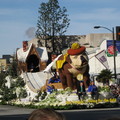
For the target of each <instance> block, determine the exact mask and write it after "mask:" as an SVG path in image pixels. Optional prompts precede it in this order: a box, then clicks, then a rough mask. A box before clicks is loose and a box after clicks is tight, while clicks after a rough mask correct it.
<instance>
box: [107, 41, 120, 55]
mask: <svg viewBox="0 0 120 120" xmlns="http://www.w3.org/2000/svg"><path fill="white" fill-rule="evenodd" d="M114 42H115V46H116V47H115V56H117V55H120V41H116V40H115V41H114ZM106 54H107V56H108V57H111V56H113V55H114V46H113V40H107V52H106Z"/></svg>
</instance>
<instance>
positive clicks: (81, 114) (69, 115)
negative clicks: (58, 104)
mask: <svg viewBox="0 0 120 120" xmlns="http://www.w3.org/2000/svg"><path fill="white" fill-rule="evenodd" d="M33 110H34V109H27V108H19V107H15V106H8V105H0V120H26V119H27V117H28V115H29V114H30V113H31V112H32V111H33ZM58 112H61V113H62V114H64V116H65V117H66V119H67V120H107V119H108V118H115V117H117V118H120V108H107V109H84V110H58ZM113 120H114V119H113Z"/></svg>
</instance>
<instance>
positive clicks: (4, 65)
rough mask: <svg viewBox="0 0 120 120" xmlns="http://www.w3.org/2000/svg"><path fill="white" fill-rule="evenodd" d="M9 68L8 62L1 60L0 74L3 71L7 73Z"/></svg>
mask: <svg viewBox="0 0 120 120" xmlns="http://www.w3.org/2000/svg"><path fill="white" fill-rule="evenodd" d="M6 68H7V60H6V59H2V58H1V59H0V73H1V71H5V70H6Z"/></svg>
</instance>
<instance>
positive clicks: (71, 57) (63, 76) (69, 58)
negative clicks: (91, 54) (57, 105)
mask: <svg viewBox="0 0 120 120" xmlns="http://www.w3.org/2000/svg"><path fill="white" fill-rule="evenodd" d="M85 50H86V48H85V47H84V46H80V44H79V43H73V44H72V45H71V48H70V49H68V51H67V53H66V54H65V55H62V56H60V58H59V59H58V60H57V62H56V63H57V65H56V66H57V70H58V73H59V76H60V80H61V82H62V86H63V89H65V88H67V87H70V88H71V89H72V90H74V89H76V88H77V75H78V74H82V75H83V82H84V85H85V88H88V86H89V83H90V79H89V65H88V57H87V54H86V52H85Z"/></svg>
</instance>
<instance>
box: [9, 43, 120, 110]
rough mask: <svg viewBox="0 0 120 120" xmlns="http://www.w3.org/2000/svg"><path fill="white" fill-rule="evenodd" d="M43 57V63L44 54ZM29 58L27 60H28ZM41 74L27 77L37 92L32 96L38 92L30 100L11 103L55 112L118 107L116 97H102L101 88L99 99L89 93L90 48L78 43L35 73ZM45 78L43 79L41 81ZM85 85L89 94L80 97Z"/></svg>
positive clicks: (29, 83) (28, 82) (85, 90)
mask: <svg viewBox="0 0 120 120" xmlns="http://www.w3.org/2000/svg"><path fill="white" fill-rule="evenodd" d="M32 49H33V50H34V51H35V47H33V48H32V47H31V50H29V53H28V54H27V55H28V56H30V55H32V52H31V51H32ZM30 53H31V54H30ZM35 54H36V55H38V52H35ZM39 57H40V61H41V60H42V59H41V58H42V55H41V56H39ZM28 58H29V57H26V59H28ZM26 62H27V61H26ZM28 63H30V62H28ZM53 69H54V71H53ZM38 73H39V76H40V75H41V77H34V76H33V78H34V79H33V78H31V79H29V78H30V74H31V72H27V73H26V74H27V77H25V78H26V79H25V81H26V84H27V85H28V87H29V88H30V90H31V91H32V90H33V91H32V92H31V93H30V94H33V92H35V94H34V96H33V98H32V99H30V97H31V96H29V98H28V99H29V100H26V99H23V100H22V99H21V100H20V101H19V100H17V101H14V100H13V101H11V102H10V104H13V105H18V106H26V107H32V108H42V107H51V108H54V109H85V108H100V107H116V106H118V101H117V99H116V97H112V96H110V94H109V96H107V97H106V95H105V96H104V95H102V94H101V92H102V91H99V90H101V89H99V90H98V89H97V98H96V97H92V95H91V94H90V93H89V92H88V87H89V86H90V82H91V81H93V80H92V79H90V75H89V59H88V56H87V53H86V48H85V47H84V46H80V44H78V43H73V44H72V45H71V48H69V49H68V50H67V51H66V53H65V54H61V55H59V56H57V57H56V58H55V59H54V61H53V62H52V63H50V64H49V65H48V66H46V69H44V70H43V71H39V72H37V73H36V72H35V73H32V74H38ZM35 78H37V79H35ZM38 78H39V79H38ZM41 78H43V79H42V80H41ZM33 80H34V81H33ZM40 80H41V82H40ZM38 81H39V82H38ZM35 82H36V83H37V84H38V83H42V84H39V87H37V89H36V86H37V84H36V83H35ZM81 82H82V83H83V85H84V93H85V94H84V95H81V97H80V98H79V93H80V91H79V90H80V89H79V88H80V83H81ZM35 84H36V86H35ZM33 86H34V87H33ZM31 88H32V89H31ZM33 88H34V89H33ZM101 88H103V86H102V87H101ZM105 89H107V88H105ZM105 89H104V90H105ZM107 92H108V91H107ZM103 93H105V91H104V92H103ZM109 93H110V90H109ZM80 94H81V93H80ZM99 95H100V97H99ZM101 96H102V97H101Z"/></svg>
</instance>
